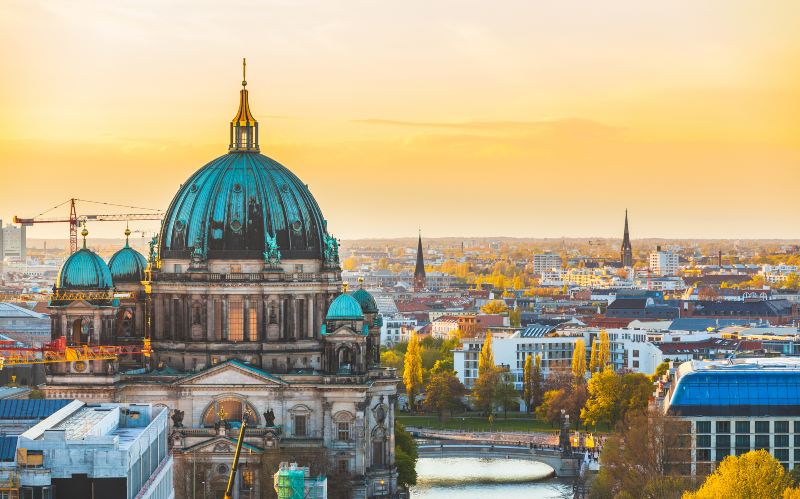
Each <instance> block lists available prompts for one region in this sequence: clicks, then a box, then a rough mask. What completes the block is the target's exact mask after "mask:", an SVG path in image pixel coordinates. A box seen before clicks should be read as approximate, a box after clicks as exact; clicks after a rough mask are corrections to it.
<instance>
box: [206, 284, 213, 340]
mask: <svg viewBox="0 0 800 499" xmlns="http://www.w3.org/2000/svg"><path fill="white" fill-rule="evenodd" d="M214 334H215V332H214V297H213V296H211V295H206V340H207V341H214V338H215V337H214Z"/></svg>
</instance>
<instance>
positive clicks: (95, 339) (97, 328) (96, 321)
mask: <svg viewBox="0 0 800 499" xmlns="http://www.w3.org/2000/svg"><path fill="white" fill-rule="evenodd" d="M92 322H93V325H94V333H93V334H92V338H91V339H90V340H89V341H90V343H91V344H93V345H102V344H103V343H102V341H100V338H101V336H102V333H103V318H102V317H100V312H97V311H95V313H94V317H92Z"/></svg>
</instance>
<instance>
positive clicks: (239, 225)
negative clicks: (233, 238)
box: [231, 220, 242, 232]
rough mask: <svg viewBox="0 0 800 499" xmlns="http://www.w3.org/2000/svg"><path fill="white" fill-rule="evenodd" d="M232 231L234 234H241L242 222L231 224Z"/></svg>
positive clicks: (236, 221) (235, 221)
mask: <svg viewBox="0 0 800 499" xmlns="http://www.w3.org/2000/svg"><path fill="white" fill-rule="evenodd" d="M231 229H233V231H234V232H239V231H240V230H242V222H240V221H238V220H234V221H233V222H231Z"/></svg>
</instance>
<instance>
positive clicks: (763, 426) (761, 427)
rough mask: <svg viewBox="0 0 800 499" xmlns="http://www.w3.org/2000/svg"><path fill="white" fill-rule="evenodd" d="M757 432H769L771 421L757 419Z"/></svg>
mask: <svg viewBox="0 0 800 499" xmlns="http://www.w3.org/2000/svg"><path fill="white" fill-rule="evenodd" d="M756 433H769V421H756Z"/></svg>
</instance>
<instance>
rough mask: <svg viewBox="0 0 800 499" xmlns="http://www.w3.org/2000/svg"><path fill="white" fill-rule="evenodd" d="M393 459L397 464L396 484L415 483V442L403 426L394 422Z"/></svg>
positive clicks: (407, 484) (403, 485)
mask: <svg viewBox="0 0 800 499" xmlns="http://www.w3.org/2000/svg"><path fill="white" fill-rule="evenodd" d="M394 444H395V445H394V452H395V454H394V461H395V465H396V466H397V485H399V486H401V487H408V486H410V485H415V484H416V483H417V457H418V455H417V444H416V442H414V437H412V436H411V434H410V433H409V432H407V431H406V428H405V426H403V425H402V424H401V423H398V422H397V421H396V420H395V422H394Z"/></svg>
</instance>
